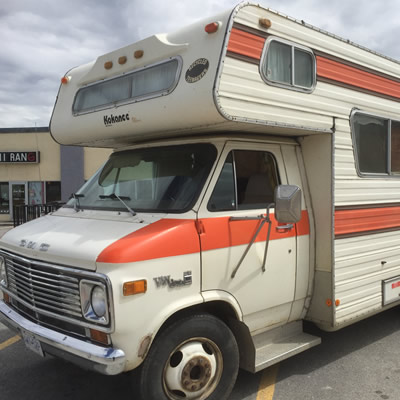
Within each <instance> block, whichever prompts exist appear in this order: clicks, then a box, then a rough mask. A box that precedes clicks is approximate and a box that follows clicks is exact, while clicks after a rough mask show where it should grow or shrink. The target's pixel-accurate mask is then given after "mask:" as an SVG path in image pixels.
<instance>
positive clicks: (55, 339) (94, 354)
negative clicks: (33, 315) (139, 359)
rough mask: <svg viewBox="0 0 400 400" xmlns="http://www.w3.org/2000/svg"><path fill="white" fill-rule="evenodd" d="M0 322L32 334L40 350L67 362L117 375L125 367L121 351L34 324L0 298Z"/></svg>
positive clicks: (123, 354)
mask: <svg viewBox="0 0 400 400" xmlns="http://www.w3.org/2000/svg"><path fill="white" fill-rule="evenodd" d="M0 321H1V322H2V323H3V324H4V325H6V326H7V327H8V328H10V329H11V330H13V331H15V332H17V333H18V334H21V331H25V332H28V333H30V334H31V335H33V336H34V337H35V338H36V339H37V340H39V342H40V344H41V345H42V348H43V351H44V353H48V354H52V355H55V356H57V357H60V358H63V359H65V360H68V361H71V362H73V363H74V364H77V365H79V366H80V367H83V368H85V369H90V370H92V371H96V372H100V373H102V374H105V375H117V374H119V373H121V372H123V371H124V369H125V353H124V352H123V351H122V350H120V349H114V348H109V347H101V346H97V345H95V344H92V343H87V342H84V341H83V340H79V339H76V338H74V337H71V336H67V335H65V334H63V333H59V332H55V331H53V330H51V329H48V328H45V327H43V326H40V325H38V324H35V323H34V322H31V321H29V320H28V319H26V318H24V317H22V316H21V315H19V314H18V313H16V312H15V311H14V310H13V309H12V308H10V307H9V306H8V305H7V304H6V303H5V302H4V301H2V300H0Z"/></svg>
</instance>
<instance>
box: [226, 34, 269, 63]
mask: <svg viewBox="0 0 400 400" xmlns="http://www.w3.org/2000/svg"><path fill="white" fill-rule="evenodd" d="M264 43H265V38H263V37H260V36H257V35H253V34H251V33H248V32H244V31H241V30H240V29H237V28H232V32H231V36H230V38H229V43H228V51H231V52H232V53H236V54H240V55H243V56H247V57H250V58H254V59H256V60H259V59H260V58H261V54H262V51H263V48H264Z"/></svg>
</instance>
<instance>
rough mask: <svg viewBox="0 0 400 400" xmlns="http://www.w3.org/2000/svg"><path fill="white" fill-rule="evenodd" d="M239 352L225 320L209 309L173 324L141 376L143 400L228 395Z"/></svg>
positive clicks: (211, 398) (151, 353) (219, 399)
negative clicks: (207, 311)
mask: <svg viewBox="0 0 400 400" xmlns="http://www.w3.org/2000/svg"><path fill="white" fill-rule="evenodd" d="M238 368H239V351H238V347H237V343H236V340H235V337H234V336H233V334H232V332H231V330H230V329H229V328H228V327H227V325H225V323H224V322H222V321H221V320H219V319H218V318H216V317H214V316H212V315H209V314H199V315H193V316H191V317H188V318H185V319H182V320H180V321H177V322H175V323H173V324H172V325H171V326H169V327H168V328H167V329H166V330H165V331H163V332H162V333H161V334H160V336H159V337H157V338H156V340H155V341H154V343H153V344H152V347H151V349H150V351H149V353H148V355H147V357H146V359H145V361H144V362H143V364H142V366H141V369H140V376H139V377H138V378H139V379H138V383H139V390H140V394H141V397H140V398H141V399H143V400H205V399H207V400H225V399H227V398H228V396H229V394H230V392H231V391H232V389H233V386H234V384H235V381H236V377H237V373H238Z"/></svg>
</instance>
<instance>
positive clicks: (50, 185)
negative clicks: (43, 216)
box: [46, 182, 61, 203]
mask: <svg viewBox="0 0 400 400" xmlns="http://www.w3.org/2000/svg"><path fill="white" fill-rule="evenodd" d="M58 201H61V182H46V203H54V202H58Z"/></svg>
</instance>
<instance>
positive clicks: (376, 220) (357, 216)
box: [335, 207, 400, 236]
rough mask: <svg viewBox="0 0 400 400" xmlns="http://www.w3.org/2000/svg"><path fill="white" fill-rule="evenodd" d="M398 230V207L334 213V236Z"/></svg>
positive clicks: (399, 213)
mask: <svg viewBox="0 0 400 400" xmlns="http://www.w3.org/2000/svg"><path fill="white" fill-rule="evenodd" d="M390 228H399V229H400V207H383V208H368V209H361V210H338V211H335V235H336V236H338V235H348V234H354V233H362V232H368V231H379V230H384V229H390Z"/></svg>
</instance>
